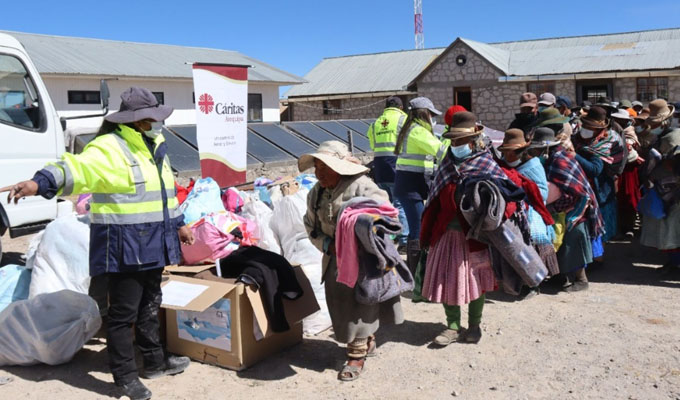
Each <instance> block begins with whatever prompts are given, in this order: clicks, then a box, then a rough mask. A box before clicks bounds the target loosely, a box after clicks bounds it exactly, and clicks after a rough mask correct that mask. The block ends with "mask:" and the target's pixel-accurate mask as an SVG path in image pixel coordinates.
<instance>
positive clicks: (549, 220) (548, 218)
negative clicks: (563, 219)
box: [501, 165, 555, 225]
mask: <svg viewBox="0 0 680 400" xmlns="http://www.w3.org/2000/svg"><path fill="white" fill-rule="evenodd" d="M501 169H502V170H503V172H505V175H507V176H508V178H510V180H511V181H513V182H514V183H515V185H517V186H519V187H521V188H522V189H524V193H526V195H527V202H528V203H529V205H531V206H532V207H533V208H534V210H536V212H537V213H538V214H539V215H540V216H541V218H542V219H543V222H545V224H546V225H554V224H555V220H553V217H552V215H550V212H549V211H548V209H547V208H546V206H545V203H543V196H542V195H541V191H540V189H539V188H538V186H537V185H536V183H535V182H534V181H532V180H531V179H529V178H527V177H526V176H524V175H522V174H520V173H519V172H517V170H516V169H513V168H506V167H504V166H502V165H501ZM506 211H507V210H506Z"/></svg>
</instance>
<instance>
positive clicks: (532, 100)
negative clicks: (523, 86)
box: [519, 92, 538, 107]
mask: <svg viewBox="0 0 680 400" xmlns="http://www.w3.org/2000/svg"><path fill="white" fill-rule="evenodd" d="M536 104H538V97H536V93H531V92H526V93H522V95H521V96H519V106H520V107H536Z"/></svg>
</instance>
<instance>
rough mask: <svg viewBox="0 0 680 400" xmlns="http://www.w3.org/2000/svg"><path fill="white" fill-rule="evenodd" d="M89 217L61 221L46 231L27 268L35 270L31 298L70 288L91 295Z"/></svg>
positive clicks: (49, 226)
mask: <svg viewBox="0 0 680 400" xmlns="http://www.w3.org/2000/svg"><path fill="white" fill-rule="evenodd" d="M87 221H88V219H87V217H80V218H78V217H76V216H74V215H71V216H67V217H62V218H58V219H56V220H54V221H52V222H51V223H50V224H49V225H47V227H46V228H45V233H44V234H43V235H42V236H41V239H40V244H38V247H37V250H36V252H35V254H34V255H33V256H32V257H31V258H30V259H29V260H28V262H27V266H28V267H29V268H31V269H33V273H32V276H31V288H30V291H29V298H33V297H35V296H37V295H39V294H43V293H52V292H58V291H60V290H64V289H68V290H73V291H75V292H79V293H84V294H87V292H88V289H89V287H90V259H89V254H90V226H89V225H88V223H87Z"/></svg>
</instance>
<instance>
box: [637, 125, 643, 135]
mask: <svg viewBox="0 0 680 400" xmlns="http://www.w3.org/2000/svg"><path fill="white" fill-rule="evenodd" d="M644 130H645V127H644V126H642V125H638V126H636V127H635V133H638V134H639V133H642V132H643V131H644Z"/></svg>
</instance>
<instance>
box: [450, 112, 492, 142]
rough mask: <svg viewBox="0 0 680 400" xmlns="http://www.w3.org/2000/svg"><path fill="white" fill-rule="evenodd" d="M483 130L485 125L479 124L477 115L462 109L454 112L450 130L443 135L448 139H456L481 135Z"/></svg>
mask: <svg viewBox="0 0 680 400" xmlns="http://www.w3.org/2000/svg"><path fill="white" fill-rule="evenodd" d="M483 131H484V127H483V126H482V125H479V124H477V116H475V114H473V113H471V112H469V111H460V112H457V113H455V114H453V118H452V119H451V127H450V128H449V131H448V132H446V133H444V135H442V136H444V137H445V138H447V139H451V140H456V139H461V138H465V137H469V136H477V135H481V134H482V132H483Z"/></svg>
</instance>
